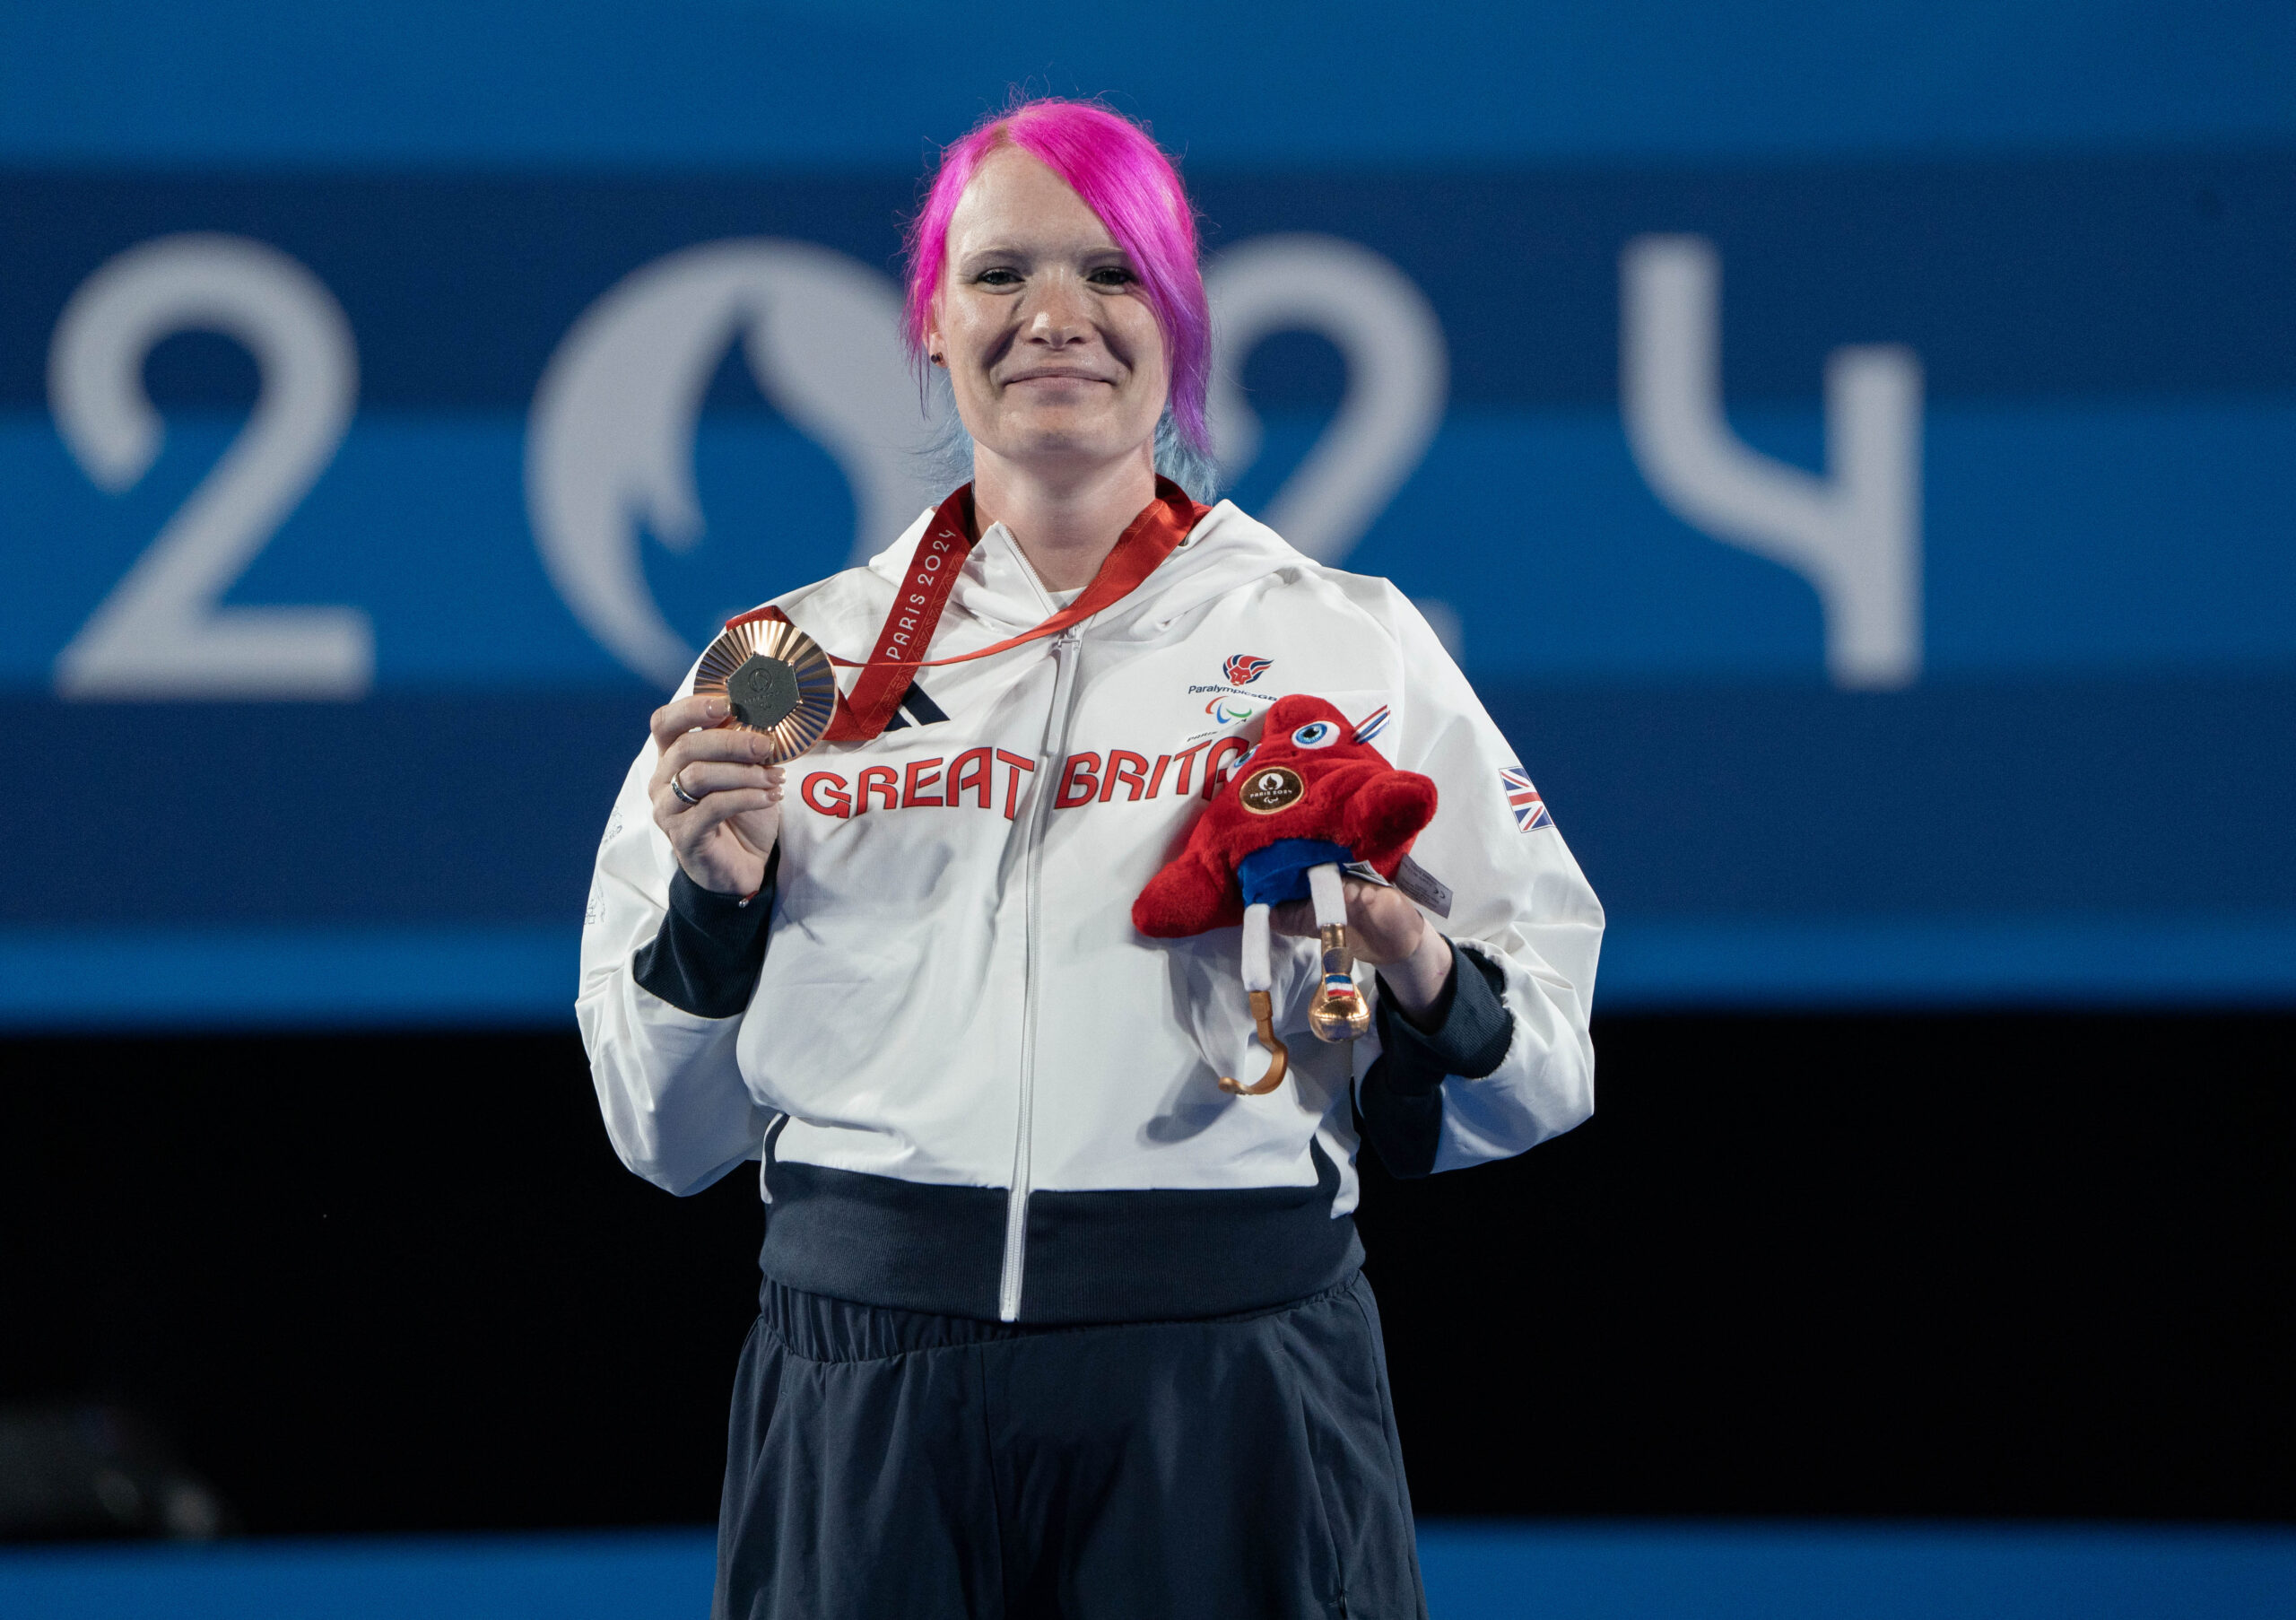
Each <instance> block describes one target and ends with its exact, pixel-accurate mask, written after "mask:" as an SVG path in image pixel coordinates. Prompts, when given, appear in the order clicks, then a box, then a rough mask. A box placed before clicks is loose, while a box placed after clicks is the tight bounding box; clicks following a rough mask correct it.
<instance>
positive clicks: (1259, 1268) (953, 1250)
mask: <svg viewBox="0 0 2296 1620" xmlns="http://www.w3.org/2000/svg"><path fill="white" fill-rule="evenodd" d="M1314 1152H1315V1159H1316V1169H1317V1180H1316V1182H1315V1184H1314V1185H1313V1186H1309V1187H1256V1188H1247V1189H1238V1190H1233V1191H1229V1190H1196V1189H1179V1190H1155V1191H1122V1192H1037V1193H1033V1194H1031V1197H1030V1198H1029V1217H1028V1238H1027V1250H1026V1252H1025V1262H1026V1263H1025V1266H1024V1267H1023V1270H1022V1288H1021V1312H1020V1321H1021V1322H1022V1323H1023V1324H1032V1323H1080V1322H1137V1321H1172V1320H1187V1319H1192V1318H1204V1317H1215V1316H1232V1315H1236V1314H1239V1313H1240V1312H1245V1311H1259V1310H1265V1309H1266V1308H1268V1307H1270V1306H1274V1305H1281V1304H1284V1303H1287V1302H1291V1301H1295V1300H1300V1299H1304V1298H1306V1297H1308V1296H1309V1295H1310V1294H1316V1293H1322V1292H1324V1291H1325V1290H1326V1289H1329V1288H1332V1287H1335V1286H1336V1285H1339V1284H1341V1283H1343V1282H1344V1281H1345V1280H1346V1279H1347V1278H1348V1277H1349V1276H1351V1275H1352V1274H1353V1273H1354V1271H1355V1270H1356V1268H1357V1267H1360V1266H1361V1264H1362V1263H1363V1246H1362V1244H1361V1242H1360V1241H1358V1240H1357V1238H1356V1235H1355V1223H1354V1221H1353V1219H1352V1218H1351V1217H1349V1216H1346V1215H1342V1216H1339V1217H1338V1218H1336V1219H1335V1218H1333V1215H1332V1213H1331V1206H1332V1199H1333V1198H1334V1197H1335V1195H1336V1194H1337V1192H1338V1189H1339V1172H1338V1171H1337V1169H1336V1168H1335V1166H1334V1165H1333V1164H1332V1163H1331V1161H1330V1160H1329V1159H1328V1158H1327V1157H1326V1155H1325V1154H1324V1152H1323V1150H1322V1148H1321V1147H1320V1146H1318V1147H1317V1148H1315V1150H1314ZM766 1182H767V1186H768V1188H769V1189H770V1190H771V1192H772V1195H773V1201H772V1203H771V1204H770V1206H768V1208H767V1215H766V1225H765V1247H764V1249H763V1250H762V1251H761V1253H760V1255H759V1257H758V1264H759V1266H760V1267H761V1269H762V1270H763V1272H764V1273H765V1276H766V1277H767V1278H768V1279H769V1280H770V1282H772V1283H778V1284H781V1285H785V1286H787V1287H788V1288H791V1289H795V1290H797V1291H799V1292H800V1293H809V1294H825V1295H828V1296H830V1297H831V1298H832V1299H836V1300H846V1301H850V1302H855V1303H857V1304H864V1305H877V1306H885V1307H890V1308H892V1309H895V1310H900V1311H924V1312H929V1313H931V1314H933V1315H936V1316H944V1317H970V1318H974V1319H977V1320H983V1321H990V1322H993V1321H995V1320H996V1316H997V1308H996V1307H997V1291H998V1284H999V1282H1000V1280H1001V1279H1002V1276H1003V1274H1004V1259H1005V1209H1006V1206H1007V1200H1008V1198H1009V1197H1010V1195H1009V1194H1008V1193H1007V1192H1006V1191H1005V1189H1003V1188H999V1187H942V1186H928V1185H924V1184H920V1183H918V1182H912V1181H902V1180H895V1179H894V1178H892V1177H890V1176H874V1175H864V1174H862V1173H860V1172H858V1171H848V1170H827V1169H823V1168H822V1166H820V1165H816V1164H793V1163H786V1162H777V1163H774V1164H773V1165H772V1166H771V1167H770V1169H769V1170H768V1171H767V1173H766Z"/></svg>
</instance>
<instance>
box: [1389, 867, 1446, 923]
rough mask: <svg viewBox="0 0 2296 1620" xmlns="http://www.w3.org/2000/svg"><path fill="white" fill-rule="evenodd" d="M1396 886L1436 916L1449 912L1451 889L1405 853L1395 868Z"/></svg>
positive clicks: (1444, 915) (1442, 915)
mask: <svg viewBox="0 0 2296 1620" xmlns="http://www.w3.org/2000/svg"><path fill="white" fill-rule="evenodd" d="M1396 888H1398V889H1401V890H1402V891H1403V892H1404V893H1406V894H1408V895H1410V896H1411V897H1412V899H1413V900H1415V901H1418V902H1419V903H1420V904H1421V905H1422V906H1425V907H1426V908H1427V909H1428V910H1431V911H1432V912H1434V913H1435V915H1436V916H1438V917H1448V916H1449V915H1450V914H1451V891H1450V890H1449V889H1448V887H1447V886H1445V884H1442V883H1441V882H1440V881H1439V879H1437V877H1436V875H1434V874H1433V873H1432V872H1430V871H1429V870H1428V869H1427V868H1426V867H1422V866H1421V865H1420V864H1419V863H1418V862H1417V861H1415V860H1413V859H1412V858H1411V857H1410V856H1408V855H1406V856H1405V857H1404V858H1403V864H1402V865H1401V866H1399V867H1396Z"/></svg>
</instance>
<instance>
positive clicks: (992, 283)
mask: <svg viewBox="0 0 2296 1620" xmlns="http://www.w3.org/2000/svg"><path fill="white" fill-rule="evenodd" d="M972 279H973V281H974V283H975V284H977V285H978V286H983V287H1017V286H1019V285H1020V284H1021V275H1020V272H1019V271H1017V270H1007V269H1005V267H1004V266H1001V265H1000V266H997V267H996V269H993V270H984V271H982V272H981V273H980V274H978V275H976V276H974V277H973V278H972Z"/></svg>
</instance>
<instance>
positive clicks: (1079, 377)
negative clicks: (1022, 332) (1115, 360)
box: [1005, 371, 1112, 388]
mask: <svg viewBox="0 0 2296 1620" xmlns="http://www.w3.org/2000/svg"><path fill="white" fill-rule="evenodd" d="M1111 381H1112V379H1109V378H1106V377H1096V376H1094V375H1093V374H1092V373H1091V372H1090V371H1023V372H1022V373H1021V374H1020V375H1019V376H1017V377H1008V378H1006V379H1005V386H1006V387H1007V388H1010V387H1011V386H1012V385H1013V384H1014V383H1018V382H1101V383H1106V382H1111Z"/></svg>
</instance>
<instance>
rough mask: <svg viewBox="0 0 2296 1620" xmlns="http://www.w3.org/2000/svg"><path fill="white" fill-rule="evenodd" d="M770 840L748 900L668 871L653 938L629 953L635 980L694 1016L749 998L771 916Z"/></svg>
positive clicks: (715, 1014)
mask: <svg viewBox="0 0 2296 1620" xmlns="http://www.w3.org/2000/svg"><path fill="white" fill-rule="evenodd" d="M780 864H781V849H780V847H779V846H778V845H776V846H775V847H774V851H773V854H772V855H771V857H770V858H768V859H767V861H766V865H765V882H764V883H763V884H762V885H761V886H760V888H759V889H758V892H757V893H755V894H753V895H752V896H751V897H750V898H749V899H748V900H745V901H744V900H740V899H737V898H736V897H735V896H734V895H731V894H717V893H711V892H710V891H709V890H708V889H705V888H703V887H702V886H701V885H700V884H697V883H695V882H694V881H693V879H691V878H690V877H688V876H687V875H685V871H684V869H683V867H681V868H679V869H678V870H677V871H676V872H675V873H674V875H672V876H671V878H670V897H669V898H670V908H669V910H668V911H666V912H665V913H664V915H663V917H662V926H661V928H659V929H658V930H657V932H656V933H655V935H654V939H653V943H652V944H650V945H646V946H644V947H643V948H641V949H640V950H639V953H638V954H637V955H636V956H634V957H633V958H631V967H632V969H633V970H634V972H635V977H636V978H637V980H638V982H639V985H640V986H642V987H643V988H644V989H646V990H648V992H650V993H651V994H653V995H655V996H657V997H660V998H661V999H663V1000H664V1001H666V1002H668V1003H669V1004H670V1005H671V1006H674V1007H676V1008H678V1009H679V1010H680V1011H681V1012H687V1013H691V1014H692V1015H694V1016H695V1017H697V1018H731V1017H733V1016H734V1015H735V1014H737V1013H739V1012H741V1011H742V1010H743V1009H744V1008H745V1007H747V1006H749V1004H750V995H751V993H752V991H754V990H755V989H757V976H758V973H759V971H760V970H761V969H762V968H763V967H764V966H765V946H766V940H767V937H768V935H769V933H770V923H771V922H772V920H773V880H774V875H775V873H776V872H777V871H778V869H779V867H780Z"/></svg>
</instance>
